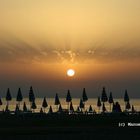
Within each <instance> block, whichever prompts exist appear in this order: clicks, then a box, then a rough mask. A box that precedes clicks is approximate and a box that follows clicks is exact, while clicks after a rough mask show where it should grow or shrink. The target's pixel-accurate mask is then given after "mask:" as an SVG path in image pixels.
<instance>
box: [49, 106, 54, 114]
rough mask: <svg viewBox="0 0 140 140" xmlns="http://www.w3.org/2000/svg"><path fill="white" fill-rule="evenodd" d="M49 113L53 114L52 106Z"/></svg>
mask: <svg viewBox="0 0 140 140" xmlns="http://www.w3.org/2000/svg"><path fill="white" fill-rule="evenodd" d="M48 113H50V114H51V113H53V110H52V106H51V105H50V108H49V112H48Z"/></svg>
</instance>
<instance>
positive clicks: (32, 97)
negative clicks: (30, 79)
mask: <svg viewBox="0 0 140 140" xmlns="http://www.w3.org/2000/svg"><path fill="white" fill-rule="evenodd" d="M29 101H30V102H33V101H35V95H34V91H33V88H32V86H31V87H30V90H29Z"/></svg>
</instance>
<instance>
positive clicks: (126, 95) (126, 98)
mask: <svg viewBox="0 0 140 140" xmlns="http://www.w3.org/2000/svg"><path fill="white" fill-rule="evenodd" d="M124 102H125V106H126V104H127V102H129V96H128V93H127V90H125V94H124Z"/></svg>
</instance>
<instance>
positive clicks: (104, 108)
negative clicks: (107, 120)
mask: <svg viewBox="0 0 140 140" xmlns="http://www.w3.org/2000/svg"><path fill="white" fill-rule="evenodd" d="M102 110H103V112H105V111H106V107H105V104H104V103H103V107H102Z"/></svg>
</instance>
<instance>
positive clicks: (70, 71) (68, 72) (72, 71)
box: [67, 69, 75, 77]
mask: <svg viewBox="0 0 140 140" xmlns="http://www.w3.org/2000/svg"><path fill="white" fill-rule="evenodd" d="M67 75H68V76H70V77H72V76H74V75H75V71H74V70H73V69H68V70H67Z"/></svg>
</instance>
